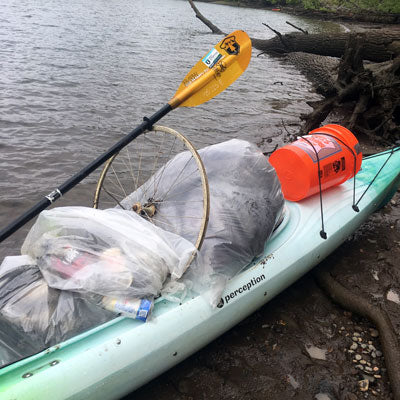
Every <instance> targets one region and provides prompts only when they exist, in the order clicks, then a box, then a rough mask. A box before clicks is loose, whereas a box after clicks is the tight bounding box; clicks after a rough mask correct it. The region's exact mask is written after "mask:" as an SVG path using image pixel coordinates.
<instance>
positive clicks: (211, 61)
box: [202, 49, 222, 68]
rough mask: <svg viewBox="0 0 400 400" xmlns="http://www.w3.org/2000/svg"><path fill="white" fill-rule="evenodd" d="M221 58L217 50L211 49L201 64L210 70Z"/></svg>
mask: <svg viewBox="0 0 400 400" xmlns="http://www.w3.org/2000/svg"><path fill="white" fill-rule="evenodd" d="M221 57H222V54H220V53H219V52H218V51H217V50H215V49H212V50H211V51H210V52H209V53H208V54H207V55H206V56H205V57H204V58H203V60H202V61H203V63H204V64H206V65H207V67H208V68H212V67H213V66H214V65H215V64H216V63H217V62H218V61H219V59H220V58H221Z"/></svg>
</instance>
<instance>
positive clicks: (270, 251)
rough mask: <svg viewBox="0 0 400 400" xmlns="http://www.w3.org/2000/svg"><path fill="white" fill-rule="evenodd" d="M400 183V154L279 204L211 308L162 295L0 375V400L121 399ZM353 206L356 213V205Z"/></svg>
mask: <svg viewBox="0 0 400 400" xmlns="http://www.w3.org/2000/svg"><path fill="white" fill-rule="evenodd" d="M399 186H400V148H396V149H392V150H389V151H385V152H382V153H379V154H376V155H373V156H369V157H366V158H364V160H363V162H362V167H361V170H360V171H359V173H358V174H357V175H356V179H355V181H354V180H353V179H350V180H348V181H346V182H345V183H343V184H342V185H339V186H335V187H333V188H330V189H327V190H326V191H324V192H322V209H323V221H324V232H325V233H326V238H324V237H322V236H325V235H322V236H321V234H320V231H321V202H320V195H319V194H315V195H313V196H311V197H308V198H306V199H304V200H302V201H299V202H290V201H285V207H284V214H283V219H282V222H281V223H280V225H279V226H278V227H277V228H276V230H275V231H274V233H273V234H272V236H271V238H270V239H269V240H268V241H267V242H266V244H265V247H264V252H263V254H262V255H261V256H260V257H258V258H257V259H256V260H254V261H253V262H252V263H251V264H250V265H248V266H245V268H244V269H243V270H242V272H241V273H239V274H238V275H236V276H235V277H234V278H232V279H231V280H230V281H229V282H228V284H227V286H226V288H225V290H224V292H223V295H222V298H221V301H220V303H219V304H218V306H217V307H216V308H212V307H211V306H210V305H209V304H208V302H207V301H206V299H205V298H204V297H203V296H201V295H200V296H199V295H197V296H194V295H191V296H187V298H186V300H185V301H184V302H183V303H182V304H178V303H173V302H169V301H167V300H165V299H163V298H162V297H160V298H158V299H157V300H156V302H155V306H154V309H153V312H152V315H151V318H150V319H149V320H148V322H146V323H143V322H140V321H138V320H133V319H129V318H125V317H117V318H115V319H113V320H112V321H109V322H107V323H105V324H103V325H100V326H98V327H96V328H94V329H92V330H90V331H87V332H85V333H82V334H80V335H78V336H75V337H73V338H71V339H69V340H67V341H65V342H63V343H60V344H58V345H56V346H53V347H50V348H48V349H46V350H44V351H42V352H41V353H39V354H36V355H33V356H31V357H28V358H25V359H23V360H20V361H18V362H15V363H13V364H11V365H8V366H5V367H3V368H2V369H0V398H1V399H2V400H11V399H19V400H22V399H42V400H44V399H55V398H57V399H67V398H72V399H98V398H101V399H118V398H121V397H122V396H124V395H126V394H127V393H129V392H131V391H133V390H135V389H136V388H138V387H140V386H141V385H143V384H145V383H146V382H148V381H150V380H151V379H153V378H155V377H156V376H158V375H159V374H161V373H162V372H164V371H166V370H167V369H169V368H171V367H172V366H174V365H175V364H177V363H179V362H180V361H182V360H184V359H185V358H187V357H188V356H190V355H191V354H193V353H194V352H196V351H197V350H199V349H200V348H202V347H203V346H205V345H206V344H208V343H209V342H211V341H212V340H214V339H215V338H217V337H218V336H220V335H222V334H223V333H224V332H226V331H227V330H229V329H230V328H232V327H233V326H234V325H236V324H237V323H239V322H240V321H241V320H243V319H244V318H246V317H247V316H249V315H250V314H251V313H253V312H254V311H256V310H257V309H258V308H260V307H261V306H262V305H264V304H265V303H267V302H268V301H269V300H271V299H272V298H273V297H275V296H276V295H277V294H279V293H280V292H281V291H282V290H284V289H285V288H287V287H288V286H289V285H291V284H292V283H293V282H295V281H296V280H297V279H299V278H300V277H301V276H302V275H304V274H305V273H306V272H307V271H309V270H310V269H311V268H312V267H314V266H315V265H317V264H318V263H319V262H320V261H322V260H323V259H324V258H325V257H327V256H328V255H329V254H330V253H331V252H332V251H333V250H335V249H336V248H337V247H338V246H340V244H342V243H343V242H344V241H345V240H346V238H347V237H348V236H349V235H351V234H352V233H353V232H354V231H355V230H356V229H357V228H358V227H359V226H360V225H361V224H362V223H363V222H364V221H365V220H366V219H367V218H368V216H369V215H370V214H371V213H373V212H374V211H376V210H378V209H379V208H381V207H383V206H384V205H385V204H386V203H387V202H388V201H389V200H390V199H391V197H392V196H393V194H394V193H395V192H396V190H397V189H398V188H399ZM354 198H355V199H356V201H357V207H352V205H353V204H354V202H353V199H354Z"/></svg>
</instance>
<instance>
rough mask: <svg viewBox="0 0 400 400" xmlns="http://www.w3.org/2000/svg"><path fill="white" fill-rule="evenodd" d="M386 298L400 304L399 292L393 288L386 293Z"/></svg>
mask: <svg viewBox="0 0 400 400" xmlns="http://www.w3.org/2000/svg"><path fill="white" fill-rule="evenodd" d="M386 298H387V299H388V300H389V301H393V302H394V303H396V304H400V297H399V295H398V293H397V292H395V291H394V290H393V289H390V290H389V291H388V292H387V294H386Z"/></svg>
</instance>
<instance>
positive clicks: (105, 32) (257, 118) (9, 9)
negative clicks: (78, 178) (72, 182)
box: [0, 0, 342, 259]
mask: <svg viewBox="0 0 400 400" xmlns="http://www.w3.org/2000/svg"><path fill="white" fill-rule="evenodd" d="M199 8H200V10H201V11H202V12H203V13H204V15H206V16H207V17H208V18H210V19H211V20H212V21H213V22H214V23H215V24H216V25H218V26H219V27H220V28H221V29H222V30H224V31H226V32H230V31H233V30H235V29H243V30H245V31H247V32H248V34H249V35H250V36H251V37H257V38H269V37H272V36H273V35H274V34H273V33H272V32H271V31H269V30H267V29H266V28H265V27H264V26H263V25H262V22H266V23H268V24H270V25H272V26H273V27H274V28H275V29H277V30H279V31H280V32H282V33H285V32H289V31H291V30H292V29H293V28H291V27H290V26H289V25H287V24H286V23H285V21H290V22H292V23H294V24H296V25H299V26H302V27H303V28H305V29H308V30H309V31H310V32H317V31H321V30H326V29H330V30H340V29H342V28H341V27H340V26H338V25H337V24H327V23H326V22H324V23H323V22H318V21H312V20H307V19H304V18H299V17H295V16H290V15H285V14H283V13H279V12H273V11H266V10H256V9H248V8H236V7H230V6H222V5H217V4H210V3H199ZM220 39H221V36H219V35H214V34H211V33H210V32H209V30H208V28H207V27H206V26H204V25H203V24H202V23H201V22H200V21H198V20H197V19H196V18H195V16H194V13H193V11H192V9H191V8H190V6H189V4H188V2H186V1H183V0H135V1H128V0H98V1H93V2H82V1H79V0H70V1H67V2H65V1H61V0H46V1H44V0H37V1H35V2H32V1H29V0H7V1H6V0H0V42H1V47H0V71H1V73H0V226H1V227H4V226H5V225H7V224H8V223H9V222H11V221H12V220H13V219H15V218H16V217H17V216H19V215H20V214H21V213H22V212H23V211H24V210H26V209H27V208H29V207H30V206H32V205H33V204H35V203H36V202H37V201H39V200H40V199H41V198H42V197H43V196H44V195H46V194H48V193H49V192H50V191H51V190H53V189H54V188H56V187H57V186H59V185H60V184H61V183H62V182H64V181H65V180H66V179H67V178H69V177H70V176H72V175H73V174H74V173H76V172H77V171H79V170H80V169H81V168H83V167H84V166H85V165H86V164H87V163H89V162H90V161H91V160H93V159H94V158H95V157H97V156H98V155H99V154H101V153H102V152H103V151H104V150H106V149H107V148H109V147H110V146H111V145H112V144H114V143H115V142H116V141H117V140H118V139H120V138H121V137H122V136H123V135H124V134H126V133H127V132H129V131H130V130H131V129H132V128H133V127H134V126H136V125H137V124H138V123H139V122H140V121H141V120H142V118H143V117H144V116H146V115H151V114H152V113H153V112H155V111H156V110H158V109H159V108H160V107H161V106H162V105H163V104H165V103H166V102H167V101H168V100H169V99H170V98H171V97H172V96H173V94H174V93H175V90H176V89H177V87H178V86H179V84H180V82H181V80H182V79H183V77H184V76H185V75H186V73H187V72H188V71H189V70H190V69H191V67H192V66H193V65H194V64H195V63H196V62H197V61H198V59H199V58H200V57H202V56H203V55H204V54H205V53H206V52H207V51H208V50H209V49H210V48H212V47H213V46H214V45H215V44H216V43H217V42H218V41H219V40H220ZM258 53H259V51H257V50H254V51H253V57H252V61H251V63H250V65H249V67H248V69H247V70H246V72H245V73H244V74H243V75H242V76H241V77H240V78H239V80H238V81H237V82H235V83H234V84H233V85H232V86H231V87H229V88H228V89H227V90H225V91H224V92H223V93H222V94H220V95H219V96H218V97H217V98H215V99H213V100H211V101H210V102H208V103H205V104H203V105H201V106H198V107H196V108H188V109H183V108H181V109H178V110H175V111H174V112H172V113H170V114H169V115H168V116H167V117H166V118H164V119H163V120H162V124H164V125H167V126H170V127H172V128H174V129H177V130H178V131H180V132H182V133H183V134H185V135H186V136H187V137H188V138H189V139H191V140H192V141H193V142H194V144H195V145H197V146H198V147H201V146H203V145H204V144H211V143H216V142H220V141H224V140H227V139H230V138H235V137H238V138H245V139H247V140H250V141H253V142H256V143H259V142H263V143H264V150H268V149H272V148H273V147H274V146H275V145H276V144H280V143H282V139H283V136H284V134H285V133H286V132H285V129H284V126H283V123H284V124H285V127H290V126H291V125H292V124H298V123H299V115H300V114H301V113H302V112H307V111H309V110H310V109H309V107H308V106H307V105H306V101H308V100H312V99H315V98H316V95H315V94H314V93H313V92H312V90H311V85H310V83H309V82H308V81H307V80H306V79H305V78H304V77H303V76H302V75H300V74H299V73H298V72H297V71H296V70H295V69H294V67H292V66H290V65H285V64H283V63H282V62H281V61H280V60H277V59H273V58H271V57H268V56H265V55H263V56H261V57H256V56H257V54H258ZM268 138H270V140H268V142H267V141H266V139H268ZM97 177H98V174H96V173H95V174H93V175H92V176H90V177H89V178H87V179H86V180H85V181H84V182H83V183H82V184H80V185H79V186H78V187H77V188H76V189H73V190H72V191H71V192H69V193H68V194H67V195H66V196H65V197H64V198H63V199H62V200H61V201H59V202H58V203H57V205H66V204H75V205H90V202H91V199H92V193H93V190H94V183H95V182H96V179H97ZM26 229H27V228H25V229H23V230H21V231H20V232H18V233H16V234H15V235H14V236H13V237H12V238H10V239H8V240H7V241H5V242H4V243H2V244H1V245H0V246H1V247H0V259H2V258H3V257H4V256H5V255H10V254H17V253H18V250H19V247H20V245H21V240H22V239H23V237H24V236H25V234H26Z"/></svg>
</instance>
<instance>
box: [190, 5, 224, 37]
mask: <svg viewBox="0 0 400 400" xmlns="http://www.w3.org/2000/svg"><path fill="white" fill-rule="evenodd" d="M189 4H190V7H192V9H193V11H194V12H195V14H196V18H198V19H199V20H200V21H201V22H203V24H205V25H207V26H208V27H209V28H210V29H211V31H212V33H217V34H222V35H225V33H224V32H222V31H221V29H219V28H218V27H217V26H215V25H214V24H213V23H212V22H211V21H209V20H208V19H207V18H206V17H204V16H203V14H202V13H201V12H200V11H199V10H198V8H197V7H196V6H195V5H194V3H193V0H189Z"/></svg>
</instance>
